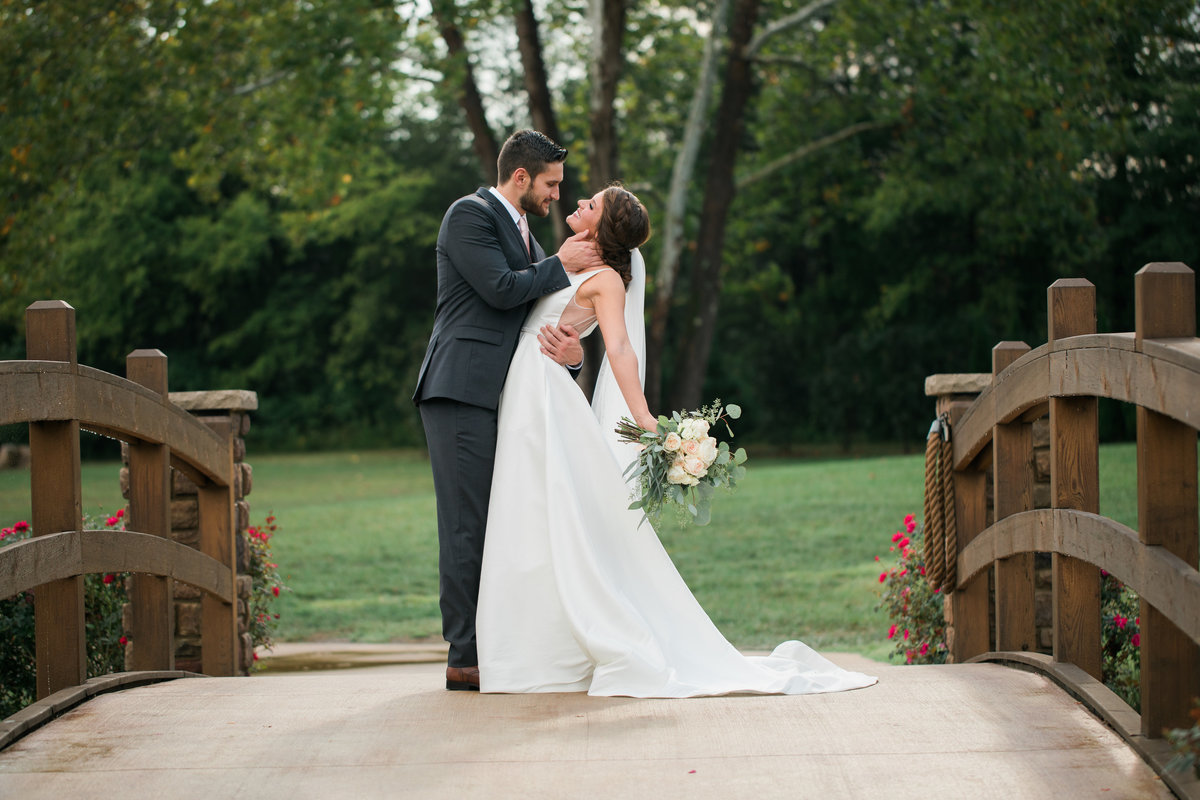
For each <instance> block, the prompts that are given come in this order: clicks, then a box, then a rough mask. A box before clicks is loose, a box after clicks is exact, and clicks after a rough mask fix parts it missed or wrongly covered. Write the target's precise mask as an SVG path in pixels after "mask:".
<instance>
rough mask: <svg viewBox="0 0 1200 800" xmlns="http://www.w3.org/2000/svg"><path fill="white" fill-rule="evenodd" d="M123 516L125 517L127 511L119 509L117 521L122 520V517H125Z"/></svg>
mask: <svg viewBox="0 0 1200 800" xmlns="http://www.w3.org/2000/svg"><path fill="white" fill-rule="evenodd" d="M123 516H125V509H123V508H118V509H117V519H120V518H121V517H123Z"/></svg>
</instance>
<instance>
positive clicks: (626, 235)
mask: <svg viewBox="0 0 1200 800" xmlns="http://www.w3.org/2000/svg"><path fill="white" fill-rule="evenodd" d="M649 238H650V215H649V214H647V213H646V207H645V206H644V205H642V203H641V201H640V200H638V199H637V198H636V197H634V195H633V192H631V191H629V190H628V189H626V188H625V187H623V186H621V185H619V184H613V185H612V186H609V187H608V188H607V189H605V190H604V206H603V209H602V211H601V212H600V224H599V225H597V226H596V244H597V245H599V247H600V257H601V258H602V259H604V263H605V264H608V265H609V266H610V267H612V268H613V269H615V270H616V271H617V274H618V275H620V276H621V280H622V281H623V282H624V283H625V285H626V286H628V285H629V281H630V279H631V278H632V275H633V272H632V267H631V266H630V263H629V258H630V257H629V251H630V250H632V249H633V248H635V247H640V246H641V245H643V244H645V243H646V240H647V239H649Z"/></svg>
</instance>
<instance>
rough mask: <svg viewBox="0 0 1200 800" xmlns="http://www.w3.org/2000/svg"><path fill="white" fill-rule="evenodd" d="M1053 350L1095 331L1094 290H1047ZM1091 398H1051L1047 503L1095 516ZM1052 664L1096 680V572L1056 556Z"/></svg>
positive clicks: (1078, 282) (1077, 282) (1073, 286)
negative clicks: (1061, 664)
mask: <svg viewBox="0 0 1200 800" xmlns="http://www.w3.org/2000/svg"><path fill="white" fill-rule="evenodd" d="M1047 306H1048V309H1047V311H1048V313H1047V317H1048V321H1049V335H1048V337H1047V338H1048V341H1049V342H1050V344H1051V345H1053V343H1054V342H1056V341H1058V340H1059V339H1064V338H1067V337H1070V336H1080V335H1083V334H1089V333H1095V332H1096V287H1095V286H1094V285H1093V284H1092V283H1091V282H1090V281H1087V280H1083V279H1081V278H1071V279H1061V280H1057V281H1055V282H1054V283H1053V284H1051V286H1050V289H1049V290H1048V291H1047ZM1097 408H1098V403H1097V400H1096V398H1094V397H1051V398H1050V502H1051V506H1052V507H1053V508H1070V509H1077V510H1079V511H1090V512H1092V513H1098V512H1099V510H1100V445H1099V435H1100V433H1099V421H1098V416H1097ZM1053 564H1054V601H1053V603H1054V611H1053V616H1054V659H1055V660H1056V661H1059V662H1068V663H1071V664H1075V665H1076V666H1078V667H1080V668H1081V669H1083V670H1084V671H1085V672H1087V673H1088V674H1089V675H1091V676H1092V677H1094V678H1096V679H1097V680H1100V679H1101V660H1100V571H1099V570H1098V569H1097V568H1096V567H1094V566H1092V565H1091V564H1088V563H1087V562H1085V561H1080V560H1078V559H1075V558H1071V557H1070V556H1064V555H1061V554H1059V553H1055V554H1054V558H1053Z"/></svg>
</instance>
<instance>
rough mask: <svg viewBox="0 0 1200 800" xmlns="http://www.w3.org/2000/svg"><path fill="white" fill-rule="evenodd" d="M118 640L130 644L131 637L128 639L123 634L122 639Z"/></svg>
mask: <svg viewBox="0 0 1200 800" xmlns="http://www.w3.org/2000/svg"><path fill="white" fill-rule="evenodd" d="M117 641H118V642H120V643H121V644H129V639H128V638H127V637H124V636H122V637H121V638H120V639H118V640H117Z"/></svg>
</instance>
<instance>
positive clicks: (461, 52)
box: [433, 2, 500, 186]
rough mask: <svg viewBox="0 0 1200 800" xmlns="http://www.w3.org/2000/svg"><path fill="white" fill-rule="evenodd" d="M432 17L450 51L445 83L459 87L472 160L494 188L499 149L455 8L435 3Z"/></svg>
mask: <svg viewBox="0 0 1200 800" xmlns="http://www.w3.org/2000/svg"><path fill="white" fill-rule="evenodd" d="M433 15H434V18H435V19H436V20H437V24H438V29H439V30H441V32H442V39H443V40H445V42H446V49H447V50H449V51H450V64H449V66H448V67H447V69H446V79H447V82H451V83H454V82H457V83H458V84H459V91H458V104H459V105H460V106H461V107H462V109H463V111H464V112H466V115H467V127H468V128H470V130H471V136H472V139H473V145H472V146H473V148H474V150H475V156H476V157H477V158H478V159H479V168H480V171H481V172H482V173H483V176H484V178H485V179H486V180H487V181H488V182H489V183H490V184H491V185H493V186H495V185H496V159H497V158H498V157H499V156H500V147H499V145H497V144H496V137H495V136H494V135H493V134H492V129H491V128H490V127H489V126H488V124H487V116H486V115H485V114H484V112H483V99H482V98H481V97H480V94H479V87H478V86H477V85H476V84H475V71H474V70H473V69H472V68H471V60H470V57H469V54H468V53H467V47H466V44H465V42H464V41H463V35H462V31H461V30H459V28H458V20H457V19H456V18H455V16H454V4H453V3H447V2H435V3H434V4H433Z"/></svg>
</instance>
